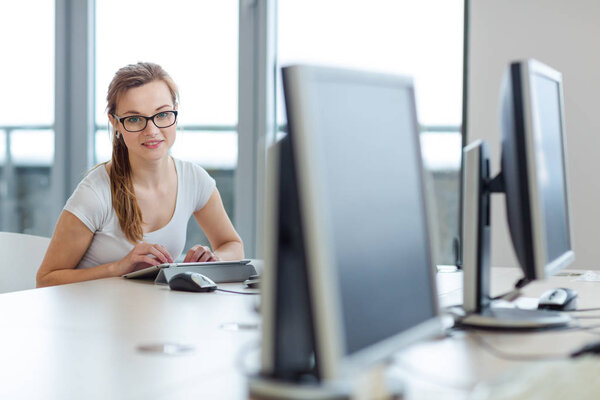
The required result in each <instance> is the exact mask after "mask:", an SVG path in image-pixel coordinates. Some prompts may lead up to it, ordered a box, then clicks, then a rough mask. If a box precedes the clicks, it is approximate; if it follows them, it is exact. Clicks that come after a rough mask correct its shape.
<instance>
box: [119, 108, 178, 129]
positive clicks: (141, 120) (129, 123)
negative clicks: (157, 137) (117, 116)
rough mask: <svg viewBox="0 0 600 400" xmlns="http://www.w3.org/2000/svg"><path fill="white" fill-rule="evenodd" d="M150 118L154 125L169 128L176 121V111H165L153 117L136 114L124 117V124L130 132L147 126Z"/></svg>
mask: <svg viewBox="0 0 600 400" xmlns="http://www.w3.org/2000/svg"><path fill="white" fill-rule="evenodd" d="M149 119H151V120H153V121H154V125H156V126H157V127H158V128H167V127H169V126H171V125H173V124H174V123H175V113H174V112H173V111H163V112H160V113H158V114H156V115H154V116H153V117H143V116H139V115H134V116H132V117H126V118H123V126H124V127H125V129H127V130H128V131H130V132H137V131H142V130H144V128H146V124H147V123H148V120H149Z"/></svg>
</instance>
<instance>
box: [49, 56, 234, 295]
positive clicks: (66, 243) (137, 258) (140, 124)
mask: <svg viewBox="0 0 600 400" xmlns="http://www.w3.org/2000/svg"><path fill="white" fill-rule="evenodd" d="M177 100H178V92H177V87H176V85H175V83H174V82H173V80H172V79H171V77H169V75H168V74H167V73H166V72H165V71H164V70H163V69H162V68H161V67H160V66H158V65H156V64H152V63H138V64H132V65H128V66H126V67H124V68H121V69H120V70H119V71H117V73H116V75H115V77H114V78H113V80H112V82H111V84H110V86H109V89H108V95H107V102H108V105H107V112H108V118H109V120H110V123H111V125H112V127H113V153H112V158H111V160H110V161H108V162H106V163H104V164H100V165H99V166H98V167H97V168H95V169H93V170H92V171H90V172H89V173H88V174H87V176H86V177H85V178H84V179H83V180H82V181H81V182H80V184H79V185H78V187H77V189H75V192H74V193H73V195H72V196H71V197H70V198H69V200H68V201H67V203H66V205H65V207H64V210H63V212H62V213H61V215H60V217H59V219H58V222H57V224H56V228H55V230H54V235H53V236H52V240H51V242H50V246H49V247H48V251H47V252H46V256H45V257H44V260H43V261H42V265H41V266H40V269H39V270H38V273H37V286H38V287H42V286H51V285H59V284H64V283H71V282H80V281H85V280H90V279H97V278H105V277H113V276H121V275H123V274H126V273H129V272H132V271H135V270H137V269H139V268H143V267H147V266H148V265H158V264H161V263H165V262H173V260H174V259H176V258H177V257H178V256H179V255H180V254H181V253H182V251H183V247H184V245H185V239H186V227H187V223H188V220H189V218H190V216H191V215H193V216H194V218H195V219H196V221H197V222H198V224H199V225H200V227H201V228H202V230H203V231H204V233H205V234H206V237H207V238H208V240H209V241H210V245H211V247H212V249H213V250H211V248H209V247H207V246H202V245H196V246H193V247H192V248H191V249H189V250H188V251H187V253H186V256H185V259H184V261H185V262H188V261H215V260H238V259H242V258H243V257H244V250H243V245H242V240H241V239H240V237H239V235H238V234H237V232H236V231H235V229H234V227H233V225H232V223H231V221H230V220H229V217H228V216H227V213H226V212H225V209H224V207H223V203H222V201H221V197H220V195H219V191H218V190H217V188H216V186H215V181H214V179H213V178H211V177H210V176H209V175H208V174H207V173H206V171H205V170H204V169H203V168H201V167H199V166H198V165H196V164H193V163H190V162H185V161H181V160H176V159H174V158H172V157H171V156H170V155H169V149H170V148H171V146H173V143H174V141H175V136H176V122H177Z"/></svg>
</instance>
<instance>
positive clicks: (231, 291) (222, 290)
mask: <svg viewBox="0 0 600 400" xmlns="http://www.w3.org/2000/svg"><path fill="white" fill-rule="evenodd" d="M215 290H218V291H220V292H227V293H235V294H253V295H257V294H260V293H259V292H236V291H235V290H226V289H219V288H216V289H215Z"/></svg>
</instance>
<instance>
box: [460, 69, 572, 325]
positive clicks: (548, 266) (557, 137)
mask: <svg viewBox="0 0 600 400" xmlns="http://www.w3.org/2000/svg"><path fill="white" fill-rule="evenodd" d="M501 101H502V104H501V132H502V158H501V171H500V173H499V174H498V175H497V176H496V177H495V178H494V179H490V170H489V169H490V162H489V155H488V151H487V148H486V145H485V143H483V142H481V141H479V142H476V143H473V144H471V145H469V146H467V147H466V148H465V151H464V177H463V190H464V191H463V218H465V219H464V220H463V249H464V250H463V257H462V258H463V268H464V269H465V271H464V274H465V275H464V276H465V285H464V287H465V308H466V309H467V310H468V311H477V312H479V313H481V312H483V311H484V309H487V308H489V305H490V299H489V278H490V277H489V258H490V256H489V252H490V245H489V240H490V239H489V235H490V233H489V227H490V216H489V195H490V193H493V192H504V193H505V196H504V198H505V203H506V215H507V221H508V227H509V231H510V236H511V240H512V244H513V248H514V249H515V253H516V256H517V259H518V263H519V267H520V268H521V269H522V271H523V279H522V280H521V281H520V282H518V283H517V289H518V288H520V287H522V286H524V285H525V284H527V283H528V282H530V281H532V280H536V279H544V278H546V277H548V276H551V275H554V274H555V273H556V272H557V271H559V270H561V269H563V268H565V267H566V266H567V265H569V264H570V263H571V262H572V261H573V260H574V258H575V253H574V251H573V240H572V229H571V223H570V221H571V219H570V209H569V191H568V184H567V163H566V144H565V136H566V135H565V124H564V111H563V108H564V107H563V90H562V75H561V74H560V73H559V72H558V71H555V70H554V69H552V68H550V67H548V66H546V65H544V64H542V63H540V62H538V61H536V60H532V59H529V60H525V61H519V62H514V63H511V64H510V65H509V67H508V69H507V72H506V74H505V79H504V82H503V87H502V98H501ZM469 288H471V289H473V290H471V291H469V290H468V289H469ZM540 315H541V317H543V318H544V319H545V320H547V321H554V322H555V323H556V324H564V323H566V322H568V319H567V318H566V317H564V316H562V317H560V318H558V319H556V320H555V319H553V317H550V315H549V314H543V313H540ZM490 316H491V315H490ZM547 318H550V319H547ZM561 321H562V322H561ZM522 322H523V324H524V326H528V324H529V323H531V324H532V326H531V327H536V325H537V322H536V321H535V318H533V319H531V318H528V317H527V316H526V315H523V321H522ZM538 322H539V321H538Z"/></svg>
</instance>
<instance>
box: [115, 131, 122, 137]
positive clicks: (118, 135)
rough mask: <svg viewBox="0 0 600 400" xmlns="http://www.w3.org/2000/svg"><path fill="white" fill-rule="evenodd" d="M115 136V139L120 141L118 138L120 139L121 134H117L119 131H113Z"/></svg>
mask: <svg viewBox="0 0 600 400" xmlns="http://www.w3.org/2000/svg"><path fill="white" fill-rule="evenodd" d="M115 135H116V136H117V139H120V138H121V132H119V131H115Z"/></svg>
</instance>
